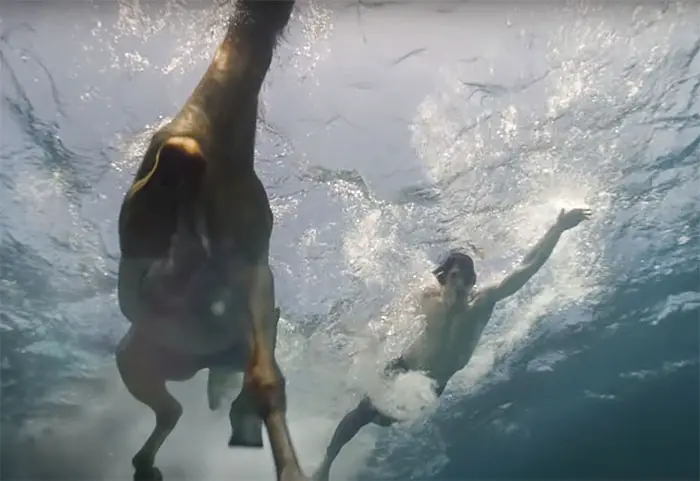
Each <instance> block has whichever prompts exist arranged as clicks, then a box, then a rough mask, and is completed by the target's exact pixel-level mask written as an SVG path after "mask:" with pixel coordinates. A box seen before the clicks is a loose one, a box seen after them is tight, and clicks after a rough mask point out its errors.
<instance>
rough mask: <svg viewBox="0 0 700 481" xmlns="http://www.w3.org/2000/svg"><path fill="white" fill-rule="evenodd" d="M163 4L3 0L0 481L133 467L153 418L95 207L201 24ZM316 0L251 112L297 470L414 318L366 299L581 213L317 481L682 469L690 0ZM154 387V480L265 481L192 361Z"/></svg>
mask: <svg viewBox="0 0 700 481" xmlns="http://www.w3.org/2000/svg"><path fill="white" fill-rule="evenodd" d="M182 5H183V4H182V2H171V3H168V4H167V5H163V6H161V5H159V6H153V5H148V6H147V5H140V4H139V3H138V2H134V1H120V2H119V3H118V5H115V6H107V5H102V4H93V5H91V4H79V3H65V4H62V5H60V6H58V5H51V6H46V5H43V4H42V5H40V4H22V3H13V4H9V5H7V6H3V8H2V9H3V13H2V17H1V23H0V28H1V30H2V38H1V40H0V54H1V55H2V57H1V58H0V60H1V62H2V63H1V67H2V73H1V75H2V84H1V85H2V117H1V122H2V123H1V127H2V130H1V133H2V135H1V138H0V142H1V143H2V144H1V146H0V147H1V150H0V161H1V162H2V169H0V182H1V185H2V187H1V188H0V202H1V203H2V209H0V314H2V318H1V322H2V326H1V327H2V338H1V340H2V344H1V346H0V347H1V348H2V353H1V357H2V364H1V366H2V371H1V373H2V422H3V430H2V436H3V450H2V454H3V458H2V468H3V469H2V479H28V478H32V479H37V478H41V477H44V478H51V477H52V478H54V479H57V478H62V479H78V478H84V479H105V480H106V479H117V478H126V477H129V476H130V475H131V474H130V471H129V470H130V463H129V460H130V457H131V455H132V454H133V453H134V452H135V451H136V449H138V447H139V446H140V443H141V442H142V441H143V439H145V435H147V433H148V430H150V428H151V426H152V425H151V424H150V423H152V417H151V415H150V413H149V412H148V411H147V410H146V409H145V408H143V407H141V406H139V405H138V404H136V403H135V401H133V400H131V399H130V398H128V396H127V395H125V394H124V393H123V389H122V388H121V386H120V384H119V382H118V380H116V379H115V377H114V373H113V366H112V364H113V359H112V350H113V347H114V345H115V343H116V341H117V340H118V339H119V336H120V335H121V334H122V333H123V332H124V330H125V328H126V322H125V321H124V320H123V319H122V318H121V315H120V313H119V312H118V309H117V306H116V302H115V292H114V289H115V284H116V260H117V259H118V250H117V247H116V246H117V239H116V232H115V223H116V216H117V210H118V207H119V204H120V202H121V196H122V194H123V192H124V190H125V189H126V187H127V185H128V183H129V182H130V179H131V176H132V174H133V172H134V169H135V167H136V163H137V158H138V156H139V154H140V153H141V151H142V150H141V149H142V148H143V146H144V142H145V141H146V140H147V138H148V136H149V134H150V132H152V131H153V129H154V128H156V127H157V126H158V125H159V124H160V123H161V122H163V121H164V120H165V119H167V117H168V116H169V115H172V114H173V113H174V112H176V110H177V108H178V106H179V105H180V104H181V103H182V102H183V100H184V99H185V98H186V97H187V95H188V93H189V91H190V90H191V88H192V87H193V85H194V84H195V82H196V81H197V79H198V77H199V76H200V75H201V73H202V72H203V70H204V68H205V67H206V63H207V61H208V59H209V58H210V55H211V53H212V51H213V49H214V48H215V45H216V43H217V41H218V38H219V34H220V32H221V28H222V27H223V25H224V19H225V14H226V8H227V7H220V8H206V9H205V8H203V7H201V4H198V5H197V6H195V5H190V6H185V7H182ZM334 5H335V6H334V7H333V8H332V9H329V7H328V6H327V5H326V4H319V3H316V4H304V5H303V6H302V7H300V8H298V10H297V16H296V18H295V19H294V21H293V22H292V24H291V25H290V30H289V33H288V35H287V38H286V40H285V43H284V44H283V45H282V46H281V47H280V49H279V52H278V58H277V60H276V63H275V65H274V67H273V70H272V72H271V73H270V75H269V77H268V81H267V83H266V86H265V89H264V93H263V97H264V105H263V108H262V118H263V121H262V122H261V124H260V129H259V138H260V145H259V159H260V160H259V163H258V165H259V171H260V174H261V177H262V178H263V181H264V183H265V185H266V188H267V189H268V191H269V194H270V197H271V201H272V205H273V210H274V212H275V217H276V227H275V231H274V234H273V239H272V241H273V244H272V261H273V263H274V269H275V274H276V278H277V285H278V287H277V291H278V295H279V302H280V305H281V307H282V311H283V317H284V325H283V329H282V331H281V336H282V337H281V340H280V343H281V352H280V356H281V361H282V364H283V368H284V369H285V372H286V373H287V374H288V377H289V383H290V387H289V390H290V423H291V425H292V430H293V432H294V433H295V440H296V441H297V444H298V449H299V451H300V456H301V458H302V462H303V463H304V466H305V467H307V469H311V468H312V467H313V466H314V465H315V463H317V462H318V461H319V459H320V456H321V454H322V451H323V449H324V448H325V444H326V443H327V441H328V439H329V437H330V434H331V431H332V429H333V428H334V423H336V422H337V421H338V420H339V418H340V417H341V416H342V414H343V413H344V412H345V411H346V410H347V409H349V408H350V407H351V406H352V404H353V403H354V402H357V396H358V395H359V393H360V392H361V391H362V389H363V388H364V387H365V386H366V385H367V383H369V381H368V379H369V378H370V377H371V375H370V374H369V373H370V372H371V371H372V368H373V366H374V365H375V363H376V362H377V361H381V360H382V359H385V358H388V357H390V356H391V355H393V354H396V353H397V352H398V351H399V350H400V348H401V346H403V345H405V343H406V342H407V341H408V340H409V339H410V337H411V336H412V335H413V334H415V323H414V322H412V320H411V319H409V318H407V317H406V316H405V315H403V316H402V315H401V309H400V306H398V307H397V306H396V305H393V307H391V308H390V310H389V311H388V313H387V315H384V316H382V315H381V313H382V312H383V311H382V309H383V306H385V305H386V304H387V303H389V302H390V301H391V300H392V299H396V298H397V296H400V295H402V294H404V293H405V292H406V290H407V289H408V288H409V287H410V286H413V285H415V284H420V283H423V282H425V281H426V277H425V275H426V273H427V272H429V268H430V266H431V265H432V262H434V261H435V260H436V259H437V258H438V257H439V255H440V253H441V252H443V251H444V250H445V249H447V248H448V247H451V246H455V245H466V244H469V245H473V246H475V248H476V250H477V251H478V252H479V254H480V257H478V258H477V270H478V272H479V278H480V281H483V282H489V281H492V280H495V279H498V278H499V277H500V276H502V275H503V274H504V273H505V272H506V271H507V270H508V269H509V268H511V267H512V265H513V264H514V263H515V262H517V261H518V259H519V258H520V257H521V256H522V255H523V253H524V252H525V250H526V249H527V247H528V246H530V245H532V244H533V243H534V242H535V241H536V240H537V238H538V237H539V236H540V235H541V234H542V233H543V232H544V231H545V229H546V228H547V227H548V225H549V223H550V222H551V221H552V220H553V219H554V217H555V216H556V213H557V210H558V209H559V208H560V207H562V206H575V205H587V206H590V207H591V208H592V209H594V211H595V215H594V217H593V219H591V221H590V222H588V223H587V224H585V225H582V226H581V227H579V228H577V229H576V230H574V231H571V232H569V233H567V234H566V235H565V237H564V238H563V239H562V241H561V243H560V245H559V246H558V247H557V249H556V250H555V252H554V254H553V256H552V258H551V259H550V261H549V262H548V263H547V265H546V266H545V268H543V270H542V271H541V272H540V273H538V274H537V276H536V277H535V278H533V280H532V281H531V283H530V284H528V286H527V287H526V288H525V289H524V290H523V292H521V293H520V294H518V295H517V296H515V298H513V299H511V300H509V301H507V302H506V303H504V304H503V305H502V306H500V307H499V309H498V310H497V312H496V313H495V315H494V319H493V321H492V323H491V324H490V325H489V327H488V328H487V331H486V332H485V336H484V339H483V342H482V344H481V345H480V347H479V348H478V350H477V353H476V354H475V357H474V359H473V361H472V362H471V363H470V365H469V366H468V367H467V368H465V369H464V370H463V371H461V372H460V373H458V374H457V375H456V376H455V378H454V379H453V381H452V382H451V384H450V385H449V386H448V389H447V391H446V393H445V396H444V398H443V399H442V400H441V401H440V403H438V404H433V405H431V407H430V408H429V409H427V410H426V411H425V412H424V413H423V414H421V415H420V416H418V418H417V419H415V420H414V421H413V422H412V423H406V424H402V425H399V426H396V427H394V428H392V429H388V430H382V429H379V428H374V427H371V428H367V429H366V430H365V431H363V433H362V434H361V435H360V436H358V439H357V440H356V441H355V442H354V443H353V444H352V445H349V446H348V448H347V449H346V450H345V451H343V453H342V454H341V456H340V458H339V459H338V462H337V464H336V467H335V468H334V471H333V478H334V479H351V480H370V479H398V478H401V479H455V480H456V479H483V478H500V479H504V478H509V479H543V478H558V479H560V478H579V479H581V478H625V479H631V478H664V479H671V478H678V479H681V478H683V479H697V477H698V465H699V464H700V463H699V460H698V451H699V448H700V442H699V440H698V432H699V430H698V427H699V425H700V420H699V419H698V406H699V405H700V403H699V400H698V388H699V386H698V384H699V383H698V379H699V378H700V372H699V370H698V354H699V352H698V339H699V336H698V334H699V333H698V319H699V318H698V316H699V312H700V271H699V263H698V260H699V258H700V226H699V218H700V214H699V211H700V209H698V202H699V200H700V194H698V192H700V188H699V187H700V159H699V155H700V154H699V153H698V144H700V121H699V119H700V106H699V105H698V100H697V99H698V97H697V92H698V89H699V88H700V60H699V59H700V57H699V56H698V52H699V51H700V27H698V25H699V24H700V23H699V22H698V20H699V19H700V9H699V8H698V7H697V6H696V5H694V4H692V3H688V4H680V3H678V4H669V5H666V6H661V5H657V6H655V5H644V6H642V7H638V8H634V7H632V6H622V5H619V6H614V7H599V6H595V5H594V4H590V5H587V4H584V3H580V4H576V7H575V8H574V7H569V8H564V7H561V8H560V7H554V6H552V5H549V6H545V5H541V6H537V5H532V6H528V7H527V8H525V7H520V8H517V7H515V6H512V5H506V4H503V5H501V4H497V5H494V6H491V7H487V6H485V5H479V4H476V5H474V4H465V5H461V6H456V5H454V4H449V3H444V4H443V3H436V4H415V5H411V6H405V5H404V6H398V5H396V6H392V5H380V6H377V5H374V6H373V5H370V4H363V5H361V6H357V5H354V4H348V5H343V4H340V3H338V4H334ZM384 336H385V338H386V342H385V343H384V344H383V345H382V347H377V345H376V339H378V338H383V337H384ZM175 390H176V392H179V395H180V396H182V399H183V401H185V400H186V402H185V409H186V413H187V412H192V413H193V414H192V417H191V418H188V419H183V422H182V426H179V427H178V429H177V430H176V432H175V433H173V436H172V438H171V439H170V440H169V441H168V443H166V445H165V446H164V447H163V450H162V451H161V454H160V455H159V458H158V459H159V464H160V465H161V467H162V468H163V471H164V473H165V474H166V479H170V478H173V477H189V478H193V477H198V478H200V479H224V478H225V479H231V477H234V478H237V477H238V478H240V479H270V475H271V474H270V473H271V470H270V469H271V468H270V465H271V460H270V458H269V452H268V451H267V449H266V450H265V451H264V452H259V453H258V452H255V453H249V452H246V455H245V456H246V458H251V457H255V460H254V462H250V461H246V462H245V463H244V462H243V461H242V457H243V455H242V454H241V453H240V452H231V451H228V450H227V449H226V448H225V439H226V438H225V436H226V432H227V431H226V430H227V428H226V426H225V424H226V423H225V421H222V419H223V418H221V417H219V418H216V417H212V416H210V415H209V413H206V407H205V404H204V402H203V401H202V399H203V390H202V382H201V378H197V379H195V380H194V381H192V382H191V383H188V384H183V385H179V386H177V387H176V388H175ZM178 390H179V391H178ZM186 417H187V414H186ZM20 426H23V428H22V429H19V427H20ZM47 426H48V428H47ZM76 426H77V427H76ZM25 431H28V432H29V433H30V434H29V435H27V434H26V432H25ZM27 439H33V441H32V444H27V443H28V442H29V441H27ZM193 440H196V443H193ZM193 445H194V446H197V447H199V448H200V449H198V450H194V449H192V446H193ZM15 446H22V448H21V449H14V447H15ZM27 446H29V447H27ZM251 459H252V458H251ZM78 460H80V461H78ZM47 473H48V474H47Z"/></svg>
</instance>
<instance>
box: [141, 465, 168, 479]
mask: <svg viewBox="0 0 700 481" xmlns="http://www.w3.org/2000/svg"><path fill="white" fill-rule="evenodd" d="M134 481H163V474H162V473H161V472H160V469H158V468H156V467H155V466H151V467H150V468H140V469H137V470H136V472H135V473H134Z"/></svg>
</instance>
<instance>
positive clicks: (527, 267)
mask: <svg viewBox="0 0 700 481" xmlns="http://www.w3.org/2000/svg"><path fill="white" fill-rule="evenodd" d="M590 216H591V211H590V210H589V209H572V210H569V211H566V210H564V209H562V210H561V212H559V216H558V217H557V221H556V222H555V223H554V225H552V226H551V227H550V228H549V229H548V230H547V232H546V233H545V235H544V236H543V237H542V239H540V240H539V242H537V244H535V246H534V247H533V248H532V249H531V250H530V252H528V254H527V255H526V256H525V258H524V259H523V260H522V262H521V263H520V265H519V266H518V267H517V268H516V269H515V271H513V272H512V273H510V274H509V275H508V276H506V278H505V279H503V280H502V281H501V282H500V283H498V284H496V285H494V286H491V287H487V288H486V289H484V290H483V291H482V293H483V295H484V296H485V297H486V298H487V299H488V300H489V301H490V302H493V303H496V302H498V301H500V300H502V299H505V298H506V297H509V296H512V295H513V294H515V293H516V292H518V290H520V288H521V287H523V286H524V285H525V284H526V283H527V281H529V280H530V278H531V277H532V276H534V275H535V273H536V272H537V271H539V270H540V268H541V267H542V266H543V265H544V263H545V262H547V259H549V256H550V255H552V251H553V250H554V247H555V246H556V245H557V242H559V239H560V238H561V235H562V234H563V233H564V231H566V230H569V229H572V228H574V227H576V226H577V225H579V224H580V223H581V222H582V221H584V220H586V219H588V218H589V217H590Z"/></svg>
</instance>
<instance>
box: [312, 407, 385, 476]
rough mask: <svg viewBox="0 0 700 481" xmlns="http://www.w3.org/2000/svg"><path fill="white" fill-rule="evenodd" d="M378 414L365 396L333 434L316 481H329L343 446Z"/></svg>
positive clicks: (317, 471) (317, 472)
mask: <svg viewBox="0 0 700 481" xmlns="http://www.w3.org/2000/svg"><path fill="white" fill-rule="evenodd" d="M378 414H379V412H378V411H377V409H376V408H375V407H374V406H373V405H372V401H370V399H369V397H366V396H365V398H364V399H362V401H360V404H358V405H357V407H356V408H355V409H353V410H352V411H350V412H349V413H348V414H346V415H345V417H344V418H343V419H342V420H341V421H340V423H339V424H338V427H337V428H336V429H335V432H334V433H333V437H332V438H331V442H330V444H329V445H328V448H327V449H326V456H325V457H324V459H323V462H322V463H321V466H319V468H318V469H317V470H316V473H315V474H314V476H313V477H314V480H316V481H327V480H328V475H329V474H330V470H331V464H333V461H334V460H335V458H336V457H337V456H338V453H340V450H341V449H343V446H345V445H346V444H347V443H349V442H350V440H351V439H352V438H353V437H355V435H356V434H357V433H358V432H359V431H360V429H362V428H363V427H364V426H366V425H368V424H370V423H371V422H372V421H374V420H375V418H376V417H377V415H378Z"/></svg>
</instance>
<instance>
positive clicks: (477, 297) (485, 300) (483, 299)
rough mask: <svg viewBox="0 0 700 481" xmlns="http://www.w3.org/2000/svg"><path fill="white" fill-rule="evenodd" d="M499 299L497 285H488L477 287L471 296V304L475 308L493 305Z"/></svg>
mask: <svg viewBox="0 0 700 481" xmlns="http://www.w3.org/2000/svg"><path fill="white" fill-rule="evenodd" d="M496 301H497V292H496V287H495V286H487V287H484V288H481V289H477V290H475V291H474V292H472V294H471V295H470V296H469V303H468V304H469V306H470V307H473V308H477V307H486V306H493V305H494V304H496Z"/></svg>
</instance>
